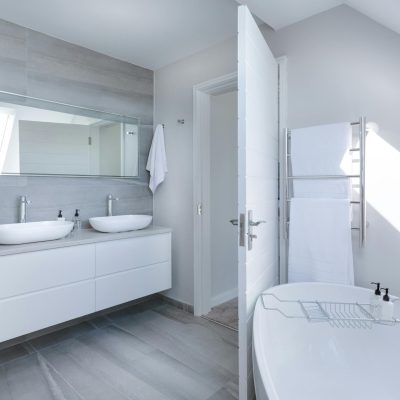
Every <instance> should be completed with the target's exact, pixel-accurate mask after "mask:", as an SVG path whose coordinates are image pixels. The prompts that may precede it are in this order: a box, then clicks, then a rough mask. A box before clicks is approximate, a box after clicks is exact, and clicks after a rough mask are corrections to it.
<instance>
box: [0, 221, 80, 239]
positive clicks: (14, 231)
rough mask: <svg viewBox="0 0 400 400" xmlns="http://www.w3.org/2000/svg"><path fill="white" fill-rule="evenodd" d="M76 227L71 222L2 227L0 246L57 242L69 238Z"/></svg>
mask: <svg viewBox="0 0 400 400" xmlns="http://www.w3.org/2000/svg"><path fill="white" fill-rule="evenodd" d="M73 227H74V223H73V222H71V221H40V222H27V223H23V224H4V225H0V244H23V243H33V242H44V241H46V240H56V239H61V238H63V237H64V236H67V235H68V234H69V233H70V232H71V231H72V228H73Z"/></svg>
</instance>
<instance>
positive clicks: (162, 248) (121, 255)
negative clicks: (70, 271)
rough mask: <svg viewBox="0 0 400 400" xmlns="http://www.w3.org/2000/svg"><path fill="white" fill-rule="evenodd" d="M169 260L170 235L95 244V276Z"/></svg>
mask: <svg viewBox="0 0 400 400" xmlns="http://www.w3.org/2000/svg"><path fill="white" fill-rule="evenodd" d="M170 260H171V234H170V233H166V234H160V235H151V236H142V237H137V238H132V239H123V240H113V241H110V242H103V243H98V244H96V276H102V275H108V274H113V273H116V272H121V271H126V270H129V269H132V268H138V267H142V266H145V265H150V264H157V263H162V262H166V261H170Z"/></svg>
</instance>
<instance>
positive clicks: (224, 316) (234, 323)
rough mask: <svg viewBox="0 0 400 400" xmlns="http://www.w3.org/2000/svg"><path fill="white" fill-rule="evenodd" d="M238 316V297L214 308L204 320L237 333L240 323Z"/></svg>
mask: <svg viewBox="0 0 400 400" xmlns="http://www.w3.org/2000/svg"><path fill="white" fill-rule="evenodd" d="M238 315H239V314H238V299H237V297H236V298H235V299H232V300H229V301H227V302H225V303H222V304H220V305H219V306H215V307H213V308H212V309H211V311H210V312H209V313H208V314H207V315H205V316H204V318H205V319H207V320H210V321H214V322H217V323H218V324H221V325H224V326H226V327H228V328H230V329H234V330H236V331H237V330H238V322H239V316H238Z"/></svg>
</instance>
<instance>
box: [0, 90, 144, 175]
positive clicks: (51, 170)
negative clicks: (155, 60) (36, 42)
mask: <svg viewBox="0 0 400 400" xmlns="http://www.w3.org/2000/svg"><path fill="white" fill-rule="evenodd" d="M12 100H17V101H15V102H2V101H0V173H1V174H5V175H10V174H13V175H14V174H18V175H73V176H118V177H136V176H138V175H139V171H138V163H139V127H138V120H137V119H136V118H128V117H122V116H118V115H114V114H107V113H100V112H96V111H92V110H85V109H82V108H79V107H73V106H66V105H62V104H57V103H52V102H45V101H41V100H38V101H35V100H32V99H30V100H29V105H25V104H16V103H17V102H18V103H21V102H22V101H21V100H24V102H25V103H26V102H28V101H27V98H22V97H20V96H16V97H15V98H14V99H12ZM32 103H33V104H34V106H33V105H32ZM35 103H36V104H35Z"/></svg>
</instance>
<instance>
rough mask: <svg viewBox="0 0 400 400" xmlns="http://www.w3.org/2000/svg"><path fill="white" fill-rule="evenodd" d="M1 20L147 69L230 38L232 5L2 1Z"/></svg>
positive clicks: (171, 0)
mask: <svg viewBox="0 0 400 400" xmlns="http://www.w3.org/2000/svg"><path fill="white" fill-rule="evenodd" d="M0 18H1V19H5V20H7V21H10V22H14V23H16V24H19V25H22V26H25V27H28V28H31V29H34V30H36V31H39V32H42V33H46V34H48V35H50V36H54V37H56V38H59V39H63V40H66V41H68V42H70V43H74V44H78V45H80V46H83V47H87V48H89V49H92V50H95V51H98V52H100V53H103V54H107V55H110V56H112V57H115V58H119V59H121V60H125V61H128V62H131V63H133V64H137V65H140V66H143V67H146V68H150V69H153V70H154V69H158V68H160V67H162V66H164V65H167V64H170V63H172V62H174V61H177V60H178V59H181V58H184V57H186V56H188V55H191V54H194V53H196V52H198V51H200V50H202V49H205V48H207V47H209V46H211V45H213V44H216V43H218V42H220V41H223V40H225V39H228V38H229V37H232V36H233V35H235V34H236V32H237V3H236V2H235V1H233V0H81V1H78V0H0Z"/></svg>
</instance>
